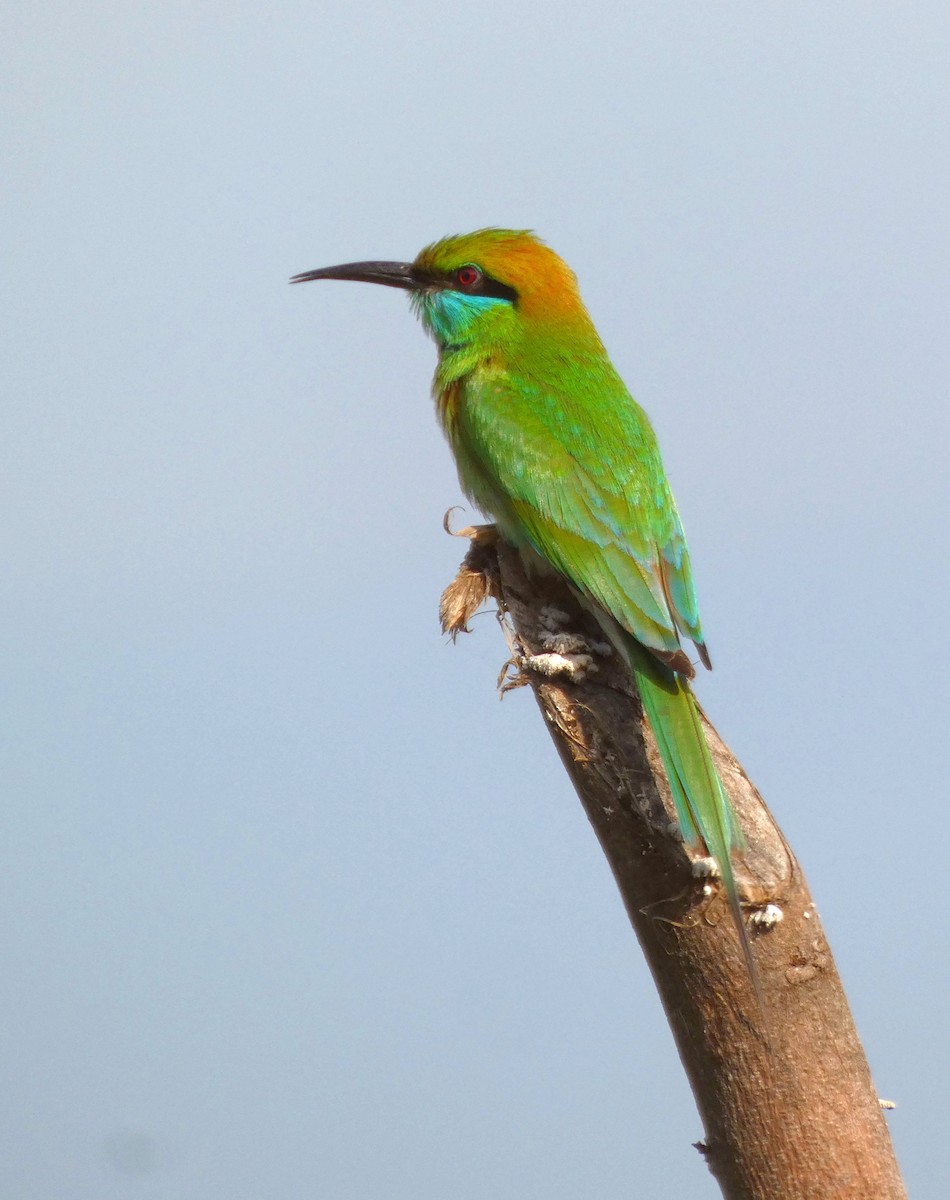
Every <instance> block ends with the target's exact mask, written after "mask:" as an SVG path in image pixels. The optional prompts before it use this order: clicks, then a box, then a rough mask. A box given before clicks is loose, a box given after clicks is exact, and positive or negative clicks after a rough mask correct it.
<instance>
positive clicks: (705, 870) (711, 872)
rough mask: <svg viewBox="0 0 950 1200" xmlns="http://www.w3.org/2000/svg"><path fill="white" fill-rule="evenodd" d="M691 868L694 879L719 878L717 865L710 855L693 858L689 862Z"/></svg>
mask: <svg viewBox="0 0 950 1200" xmlns="http://www.w3.org/2000/svg"><path fill="white" fill-rule="evenodd" d="M691 869H692V872H693V877H694V878H695V879H718V878H719V865H718V863H717V862H716V860H715V859H714V858H712V857H711V856H707V857H705V858H694V859H693V861H692V863H691Z"/></svg>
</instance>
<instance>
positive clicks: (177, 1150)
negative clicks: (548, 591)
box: [0, 0, 950, 1200]
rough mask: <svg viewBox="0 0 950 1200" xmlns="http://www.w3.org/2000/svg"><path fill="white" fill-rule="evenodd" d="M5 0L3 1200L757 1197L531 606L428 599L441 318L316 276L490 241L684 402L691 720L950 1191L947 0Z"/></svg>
mask: <svg viewBox="0 0 950 1200" xmlns="http://www.w3.org/2000/svg"><path fill="white" fill-rule="evenodd" d="M3 25H4V31H3V41H4V45H5V48H6V50H7V55H6V57H7V60H8V72H7V78H6V84H5V94H4V107H5V110H6V113H5V115H6V120H5V121H4V122H3V126H4V130H5V133H4V135H3V136H4V141H5V143H6V146H5V154H4V159H5V162H6V163H7V166H6V167H5V170H4V184H3V199H2V203H3V220H2V230H3V232H2V234H0V237H2V243H3V257H4V264H5V269H4V271H3V273H2V281H0V306H2V308H0V311H2V320H3V326H4V330H5V339H4V341H5V346H6V352H5V353H4V354H3V356H2V359H0V372H2V385H3V389H2V394H3V396H4V402H3V405H2V407H0V446H2V454H3V456H4V459H5V462H4V469H3V471H2V475H0V512H2V514H3V519H2V522H0V555H2V561H3V563H4V570H3V572H2V577H0V602H2V610H3V621H2V635H0V636H2V639H3V643H4V644H3V663H4V669H3V671H2V673H0V687H2V705H3V722H2V729H3V733H2V754H0V775H2V788H3V794H4V805H3V808H4V816H3V834H2V837H0V860H2V861H0V872H2V877H3V879H4V888H3V895H4V910H5V916H6V919H5V920H4V921H3V923H2V935H0V936H2V946H0V955H2V961H3V963H4V969H3V971H2V973H0V975H2V979H0V1012H2V1014H3V1016H2V1022H0V1024H2V1028H3V1039H4V1058H5V1062H6V1071H7V1075H8V1079H10V1080H13V1081H15V1086H13V1087H8V1088H7V1089H6V1091H5V1097H6V1098H5V1100H4V1101H2V1105H3V1108H4V1110H5V1111H4V1112H3V1115H2V1124H3V1126H4V1128H5V1129H6V1131H7V1139H8V1143H7V1145H6V1147H5V1149H4V1153H3V1155H2V1156H0V1191H2V1192H3V1194H5V1195H10V1196H16V1197H18V1198H22V1200H49V1197H51V1196H56V1197H86V1196H90V1197H92V1196H94V1197H96V1198H97V1200H113V1198H115V1200H124V1198H125V1197H133V1196H134V1197H136V1198H145V1200H152V1198H155V1200H157V1198H159V1197H166V1196H167V1197H172V1196H174V1197H176V1198H177V1197H191V1196H194V1197H200V1198H201V1200H244V1198H245V1197H247V1198H251V1197H258V1196H268V1197H270V1196H275V1195H279V1196H288V1197H290V1196H297V1195H300V1196H333V1197H336V1198H338V1200H364V1198H368V1197H378V1196H382V1195H385V1196H387V1197H393V1198H394V1200H399V1198H400V1197H408V1196H412V1197H417V1196H420V1195H421V1196H427V1195H432V1196H436V1195H446V1194H449V1195H452V1196H453V1197H457V1198H459V1200H466V1198H468V1197H472V1198H474V1197H483V1196H486V1195H491V1196H493V1197H497V1198H498V1200H504V1198H506V1197H509V1196H510V1197H515V1196H518V1197H524V1196H535V1195H537V1196H541V1195H543V1196H545V1197H546V1198H548V1200H557V1198H560V1197H564V1198H565V1200H567V1198H573V1197H576V1196H578V1195H587V1194H590V1195H594V1194H596V1195H603V1196H610V1195H618V1196H619V1195H629V1194H631V1188H634V1189H635V1190H636V1191H637V1192H638V1194H644V1195H651V1196H656V1197H664V1196H670V1197H672V1196H680V1195H684V1194H687V1192H688V1193H689V1194H690V1195H693V1196H696V1197H703V1196H709V1197H713V1196H715V1195H717V1194H718V1192H717V1189H716V1187H715V1184H714V1183H713V1181H712V1179H711V1178H710V1177H709V1176H708V1174H707V1172H706V1170H705V1167H704V1166H703V1164H702V1161H701V1160H700V1158H699V1156H698V1155H697V1154H696V1153H695V1152H694V1151H693V1150H692V1149H691V1148H690V1142H692V1141H695V1140H697V1138H698V1137H699V1136H700V1135H701V1127H700V1124H699V1120H698V1117H697V1116H696V1114H695V1110H694V1108H693V1106H692V1102H691V1098H690V1095H689V1092H688V1089H687V1086H686V1084H685V1081H684V1079H683V1078H682V1074H681V1070H680V1067H679V1064H678V1061H677V1059H676V1055H675V1051H674V1049H673V1045H672V1042H671V1039H670V1037H669V1034H668V1032H667V1030H666V1027H665V1024H664V1022H663V1019H662V1015H661V1012H660V1008H659V1004H658V1002H657V1000H656V998H655V995H654V992H653V989H652V985H651V982H650V980H649V977H648V975H647V973H646V970H645V968H644V966H643V964H642V963H641V961H640V957H639V951H638V948H637V946H636V943H635V941H634V939H633V935H632V933H631V932H630V930H629V928H628V926H627V925H626V922H625V920H624V916H623V911H622V908H621V905H620V902H619V899H618V898H617V896H616V894H615V892H614V888H613V884H612V881H611V879H610V876H609V872H608V870H607V868H606V866H605V864H604V862H603V861H602V859H601V857H600V854H599V851H598V849H597V846H596V843H595V841H594V838H593V836H592V834H591V833H590V831H589V829H588V828H587V826H586V824H585V820H584V817H583V814H582V812H581V809H580V806H579V805H578V803H577V802H576V800H575V799H574V797H573V795H572V793H571V791H570V788H569V786H568V784H567V782H566V780H565V779H564V778H563V776H562V773H561V772H560V770H559V768H558V765H557V763H556V761H555V758H554V755H553V752H552V750H551V747H550V746H549V745H548V742H547V735H546V734H545V732H544V730H543V729H542V728H541V725H540V722H539V720H538V718H537V715H536V713H535V711H534V708H533V705H532V703H531V701H530V697H529V696H528V695H527V694H525V693H517V694H515V695H513V696H510V697H509V698H508V699H506V700H505V702H504V703H502V704H499V702H498V700H497V698H496V695H495V690H494V680H495V676H496V674H497V671H498V668H499V666H500V665H501V662H502V661H503V659H504V657H505V656H506V652H505V647H504V644H503V642H502V640H501V638H500V636H499V633H498V630H497V628H496V626H495V623H494V621H493V619H492V618H491V617H482V618H479V619H478V620H477V621H476V632H475V634H474V635H473V636H472V637H470V638H468V639H464V640H463V641H462V642H461V643H460V644H459V645H458V646H456V647H452V646H450V645H446V644H445V643H444V642H443V640H442V638H441V636H440V634H439V632H438V626H437V621H436V606H437V601H438V596H439V592H440V590H441V588H442V587H443V585H444V584H445V583H446V582H447V581H448V580H449V579H450V578H451V576H452V574H453V573H454V569H455V566H456V565H457V560H458V558H459V555H460V546H459V544H458V543H457V542H455V541H452V540H451V539H449V538H447V537H446V536H445V535H444V533H443V532H442V529H441V520H442V514H443V512H444V511H445V509H446V508H448V507H449V506H450V505H452V504H455V503H458V502H459V501H460V491H459V488H458V484H457V481H456V478H455V473H454V468H453V466H452V463H451V460H450V456H449V454H448V451H447V449H446V448H445V446H444V445H443V444H442V441H441V437H440V434H439V432H438V430H437V428H436V425H435V422H434V420H433V416H432V412H431V402H430V401H429V399H428V386H429V378H430V376H431V370H432V365H433V360H434V355H433V350H432V347H431V345H429V344H428V343H427V342H426V340H425V338H424V336H423V334H422V332H421V331H420V330H419V329H418V327H417V326H416V325H415V323H414V321H413V319H412V317H411V315H410V313H409V311H408V308H407V306H406V304H405V302H404V299H403V298H402V297H400V296H399V295H398V294H396V293H394V292H391V291H388V290H385V289H373V288H369V287H364V288H360V287H357V286H355V285H343V284H339V285H330V284H326V285H321V286H320V287H311V288H306V289H304V288H290V287H288V286H287V283H286V280H287V278H288V277H289V276H290V275H291V274H293V273H295V272H297V271H303V270H307V269H309V268H313V267H317V266H322V265H325V264H328V263H335V262H340V261H346V260H350V259H362V258H376V257H378V258H393V259H400V258H410V257H412V256H413V255H414V254H415V253H416V251H417V250H418V249H419V248H420V247H421V246H422V245H424V244H425V243H427V242H429V241H431V240H433V239H434V238H436V237H439V236H442V235H444V234H446V233H451V232H459V231H465V230H468V229H471V228H477V227H480V226H483V225H486V224H499V225H507V226H512V227H531V228H534V229H536V230H537V231H538V232H539V233H540V234H541V235H542V236H544V237H545V238H546V239H547V240H548V241H549V242H550V243H551V245H553V246H554V247H555V248H556V249H557V250H558V251H559V252H560V253H562V254H563V255H564V257H565V258H567V259H568V261H569V262H571V264H572V265H573V266H574V268H575V270H576V271H577V273H578V275H579V278H580V281H581V286H582V290H583V292H584V295H585V298H586V300H587V303H588V306H589V307H590V309H591V312H592V314H593V316H594V319H595V321H596V322H597V325H598V328H599V329H600V331H601V334H602V336H603V338H604V340H605V341H606V343H607V345H608V347H609V348H610V350H611V353H612V355H613V357H614V360H615V362H616V363H617V365H618V367H619V368H620V370H621V372H622V374H623V375H624V377H625V378H626V380H627V381H628V383H629V385H630V387H631V389H632V390H633V391H634V394H635V395H636V396H637V397H638V399H639V400H640V401H641V403H642V404H643V405H644V406H645V407H646V408H647V410H648V411H649V413H650V415H651V417H652V418H653V420H654V424H655V425H656V427H657V430H658V433H659V435H660V439H661V444H662V445H663V448H664V454H665V458H666V464H667V469H668V472H669V474H670V477H671V480H672V483H673V487H674V490H675V492H676V495H677V499H678V501H679V504H680V508H681V511H682V513H683V517H684V521H685V524H686V529H687V533H688V536H689V539H690V545H691V550H692V555H693V561H694V566H695V569H696V574H697V578H698V584H699V590H700V600H701V605H702V612H703V623H704V627H705V629H706V631H707V634H708V640H709V644H710V648H711V651H712V654H713V658H714V661H715V665H716V670H715V672H714V673H713V674H712V676H710V677H709V678H708V679H706V680H704V681H703V683H702V690H701V697H702V700H703V703H704V705H705V706H706V707H707V708H708V710H709V711H710V713H711V715H712V717H713V719H714V720H715V721H716V724H717V725H718V727H719V728H720V729H721V730H722V732H723V733H724V735H725V736H726V738H727V740H728V741H729V742H730V743H731V745H732V746H733V748H734V749H735V750H736V752H737V753H738V754H739V755H740V757H741V759H742V760H743V762H744V764H745V765H746V767H747V769H748V770H749V772H750V773H751V774H752V776H753V777H754V778H755V780H756V782H757V783H758V784H759V786H760V788H761V789H762V791H763V793H764V795H765V796H766V798H767V800H768V802H769V804H770V806H771V808H772V809H773V811H774V812H775V813H776V815H777V816H778V818H779V820H780V821H781V823H782V826H783V828H784V830H785V832H786V834H787V835H788V837H789V839H790V841H791V843H792V845H793V846H794V848H795V850H796V852H797V853H798V855H799V857H800V859H801V861H802V863H803V865H804V868H805V870H806V872H807V874H808V877H809V880H810V882H811V885H812V888H813V891H814V893H815V896H816V899H817V902H818V905H819V908H820V910H821V912H822V916H823V919H824V922H825V925H826V928H827V931H828V933H829V936H830V938H831V940H832V946H833V950H834V953H835V955H836V958H837V961H838V965H839V968H840V969H841V972H842V974H843V976H844V979H845V983H846V986H847V989H848V994H849V998H850V1000H851V1003H852V1006H853V1009H854V1011H855V1014H856V1018H857V1021H858V1026H859V1029H860V1032H861V1034H862V1037H863V1039H864V1042H865V1045H866V1048H867V1050H868V1054H869V1057H870V1061H871V1066H872V1070H873V1072H874V1075H875V1080H876V1083H877V1086H878V1088H879V1090H880V1092H881V1094H882V1095H884V1096H887V1097H889V1098H892V1099H894V1100H896V1101H897V1103H898V1105H899V1107H898V1109H897V1110H896V1111H895V1112H894V1113H893V1114H892V1115H891V1116H890V1117H889V1123H890V1126H891V1129H892V1132H893V1136H894V1139H895V1142H896V1145H897V1148H898V1152H899V1155H900V1159H901V1162H902V1166H903V1168H904V1171H905V1174H906V1178H907V1182H908V1186H909V1189H910V1191H911V1192H912V1194H914V1195H915V1196H916V1197H918V1198H919V1200H926V1198H927V1197H938V1196H939V1197H942V1196H943V1195H944V1194H945V1193H946V1186H947V1184H946V1180H947V1169H946V1164H945V1162H944V1160H943V1148H942V1147H943V1142H944V1140H945V1138H944V1136H943V1134H944V1117H943V1108H942V1096H943V1094H944V1091H945V1080H946V1078H947V1075H948V1073H950V1040H948V1035H947V1022H946V1015H945V1013H946V961H947V935H946V931H945V929H944V926H943V923H942V921H941V919H940V916H939V914H940V913H941V912H942V905H943V888H942V866H943V863H942V858H941V857H940V855H939V854H938V853H937V850H938V849H939V846H940V845H942V844H943V841H944V838H943V833H942V831H943V820H944V810H945V802H944V796H943V791H944V786H945V782H944V781H945V776H946V767H945V763H944V759H943V750H944V748H945V745H946V742H947V732H946V731H947V709H948V694H947V693H948V688H947V660H948V638H947V632H946V619H945V610H946V600H945V597H946V594H947V584H948V567H947V561H948V553H947V552H948V546H947V533H946V516H945V514H946V509H947V466H946V458H947V450H946V447H947V443H948V434H950V430H948V415H947V393H948V383H947V381H948V379H950V339H948V337H947V333H946V329H947V313H948V300H950V285H948V267H950V244H948V238H947V212H948V208H950V196H948V193H950V157H948V149H947V148H948V146H950V76H948V73H947V70H946V63H947V61H948V52H950V14H948V11H947V9H946V6H945V5H939V4H936V3H933V4H927V3H921V4H915V5H907V6H893V5H883V4H882V5H869V4H866V3H857V2H851V3H847V2H846V3H840V4H837V5H835V6H834V7H833V9H829V8H828V6H827V5H822V4H816V3H802V4H797V5H795V6H794V7H792V6H785V5H778V4H770V3H728V4H727V3H715V4H706V5H696V4H691V3H670V4H664V5H647V4H639V3H633V4H629V3H628V4H625V5H619V4H597V3H595V4H592V5H588V6H586V7H585V8H584V9H583V11H582V10H581V9H579V8H578V7H577V6H573V5H562V4H557V3H554V4H544V5H541V4H513V5H511V4H505V5H502V4H498V3H483V4H481V5H479V6H478V7H477V8H470V9H466V10H462V9H459V10H458V11H456V10H454V9H452V8H451V7H449V8H446V6H445V5H435V4H428V3H412V2H410V3H408V4H406V5H403V6H399V7H398V8H397V7H396V6H390V5H379V4H372V3H370V4H367V5H364V6H362V7H361V8H360V10H359V12H354V11H351V10H348V9H343V8H340V7H339V6H329V5H322V4H308V5H295V4H288V5H285V6H278V7H276V8H275V7H273V6H263V5H262V6H256V5H247V4H243V5H242V4H228V5H223V4H204V3H200V2H199V3H191V4H188V5H162V6H159V7H156V8H153V9H150V10H146V9H144V8H140V7H136V6H127V5H116V4H111V3H101V4H86V3H82V0H80V2H79V3H76V2H75V0H74V2H73V3H70V4H69V5H66V4H51V3H44V4H40V5H34V6H31V7H30V8H29V9H27V8H21V9H20V11H19V12H18V13H13V12H11V13H8V14H7V15H6V16H5V17H4V19H3ZM11 65H12V70H11V69H10V67H11Z"/></svg>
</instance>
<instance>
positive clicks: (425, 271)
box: [291, 229, 597, 352]
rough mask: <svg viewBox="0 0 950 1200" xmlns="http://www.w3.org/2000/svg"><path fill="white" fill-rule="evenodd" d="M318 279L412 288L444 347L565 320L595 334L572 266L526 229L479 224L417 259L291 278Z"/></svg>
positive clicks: (492, 340) (508, 336)
mask: <svg viewBox="0 0 950 1200" xmlns="http://www.w3.org/2000/svg"><path fill="white" fill-rule="evenodd" d="M313 279H352V280H357V281H359V282H363V283H380V284H384V285H385V286H386V287H396V288H402V289H403V290H405V291H408V292H409V293H410V296H411V298H412V303H413V307H414V308H415V310H416V312H417V313H418V315H419V317H420V319H421V320H422V323H423V325H424V326H425V328H426V329H427V330H428V331H429V333H431V334H432V336H433V338H434V339H435V341H436V342H437V343H438V345H439V347H440V349H441V350H442V351H443V352H445V351H448V352H452V351H456V350H462V349H466V348H469V347H471V346H472V345H473V344H476V345H483V346H487V345H491V344H495V345H497V344H499V343H503V342H505V341H509V340H513V339H516V338H517V337H518V336H519V334H521V333H523V332H525V331H526V330H531V329H541V328H544V329H548V330H550V329H551V327H552V326H556V325H565V324H567V325H570V326H572V327H573V328H574V329H575V330H577V329H584V330H585V332H586V331H589V333H590V334H592V335H593V337H594V338H595V339H596V336H597V335H596V333H594V330H593V325H592V324H591V321H590V318H589V317H588V315H587V311H586V309H585V308H584V305H583V302H582V301H581V298H580V295H579V293H578V290H577V279H576V278H575V276H574V272H573V271H572V270H571V269H570V267H569V266H568V265H567V263H565V262H564V260H563V259H561V258H559V257H558V255H557V254H555V253H554V251H553V250H551V249H549V248H548V247H547V246H546V245H545V244H544V243H543V242H542V241H541V239H540V238H538V237H535V235H534V234H533V233H530V232H528V231H526V230H514V229H480V230H477V231H476V232H475V233H466V234H460V235H456V236H454V237H447V238H443V239H442V240H441V241H438V242H434V243H433V244H432V245H431V246H427V247H426V248H425V249H424V250H423V251H422V252H421V253H420V254H419V255H418V256H417V257H416V259H415V260H414V261H413V262H411V263H400V262H358V263H344V264H342V265H341V266H337V267H322V268H321V269H320V270H317V271H305V272H304V273H303V274H301V275H295V276H294V277H293V279H292V280H291V283H305V282H307V281H308V280H313Z"/></svg>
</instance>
